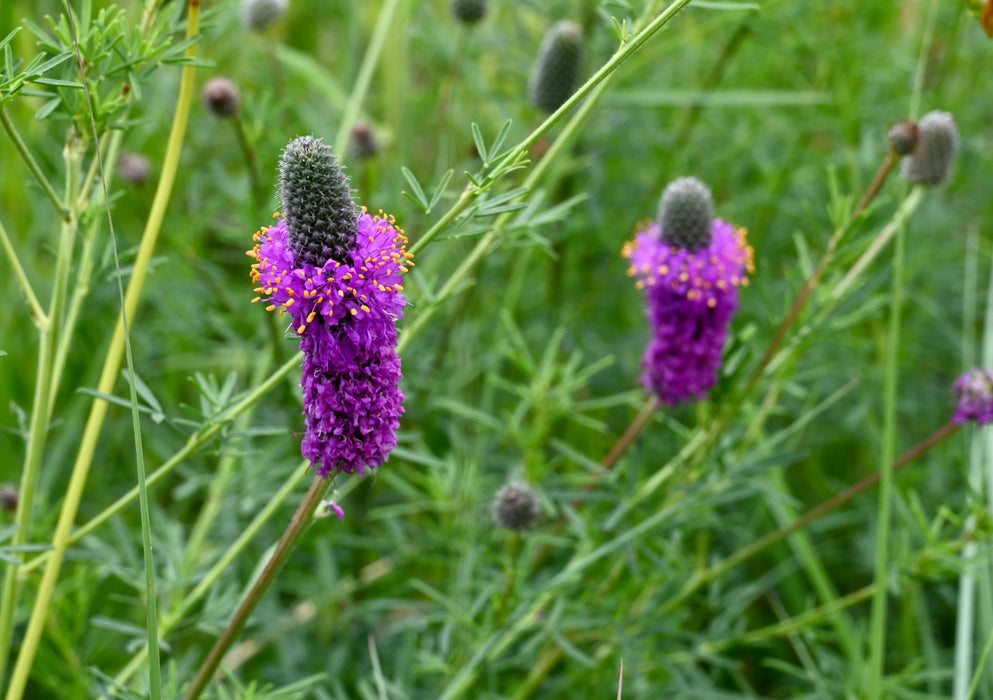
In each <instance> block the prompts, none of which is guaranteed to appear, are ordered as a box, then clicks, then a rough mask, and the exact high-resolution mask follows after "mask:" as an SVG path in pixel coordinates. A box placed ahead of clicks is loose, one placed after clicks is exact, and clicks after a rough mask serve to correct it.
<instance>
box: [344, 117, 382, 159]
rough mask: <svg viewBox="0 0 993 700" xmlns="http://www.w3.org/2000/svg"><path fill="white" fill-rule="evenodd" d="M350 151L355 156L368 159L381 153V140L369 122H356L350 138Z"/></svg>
mask: <svg viewBox="0 0 993 700" xmlns="http://www.w3.org/2000/svg"><path fill="white" fill-rule="evenodd" d="M348 152H349V153H350V154H351V155H352V157H354V158H358V159H359V160H367V159H369V158H372V157H373V156H374V155H376V154H377V153H379V141H377V140H376V135H375V134H373V133H372V127H371V126H369V125H368V124H356V125H355V126H353V127H352V133H351V135H350V136H349V139H348Z"/></svg>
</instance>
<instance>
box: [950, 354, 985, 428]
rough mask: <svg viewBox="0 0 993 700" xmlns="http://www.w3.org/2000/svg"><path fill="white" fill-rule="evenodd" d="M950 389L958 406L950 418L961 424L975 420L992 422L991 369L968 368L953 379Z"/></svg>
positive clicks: (983, 423)
mask: <svg viewBox="0 0 993 700" xmlns="http://www.w3.org/2000/svg"><path fill="white" fill-rule="evenodd" d="M952 391H953V392H954V394H955V399H956V401H958V406H957V407H956V408H955V415H954V416H953V417H952V420H953V421H954V422H955V423H958V424H962V423H966V422H968V421H975V422H976V423H977V424H978V425H986V424H987V423H990V422H993V370H988V369H978V368H977V369H970V370H969V371H968V372H966V373H965V374H963V375H962V376H961V377H959V378H958V379H956V380H955V384H953V385H952Z"/></svg>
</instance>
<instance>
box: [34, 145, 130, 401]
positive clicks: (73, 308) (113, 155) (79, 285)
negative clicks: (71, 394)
mask: <svg viewBox="0 0 993 700" xmlns="http://www.w3.org/2000/svg"><path fill="white" fill-rule="evenodd" d="M123 139H124V133H123V132H122V131H114V132H113V135H112V136H111V139H110V142H109V144H110V145H109V147H108V148H107V159H106V160H107V162H108V167H107V172H106V173H104V176H105V177H106V179H107V182H110V181H111V180H112V179H113V172H114V164H115V163H116V162H117V154H118V152H119V151H120V147H121V142H122V141H123ZM87 183H88V184H87ZM92 185H93V180H92V179H89V178H87V180H86V181H84V183H83V187H84V193H81V195H80V198H79V199H78V201H77V205H76V206H77V211H80V212H82V211H84V210H85V208H86V203H85V201H83V195H84V194H85V192H87V191H88V190H86V188H87V187H90V186H92ZM99 196H100V201H101V202H105V201H106V198H105V196H104V194H103V193H100V195H99ZM100 223H101V220H100V219H99V218H98V217H95V216H94V217H93V219H92V221H90V225H89V227H88V228H87V229H86V231H85V233H84V235H83V248H82V250H81V251H80V253H79V256H78V259H77V261H76V264H75V267H76V268H77V270H78V271H77V273H76V282H75V284H74V285H73V289H72V296H71V297H70V299H69V307H68V310H67V311H66V314H65V320H64V321H63V322H62V328H63V331H62V334H61V337H60V338H59V345H58V347H57V348H56V349H55V362H53V363H52V383H51V385H52V389H51V390H50V391H49V392H48V402H49V407H48V411H49V413H51V412H52V411H53V410H54V408H55V397H56V395H57V393H58V388H59V386H60V385H61V383H62V372H63V371H64V370H65V365H66V361H67V360H68V358H69V351H70V349H71V348H72V338H73V336H74V335H75V332H76V324H77V323H78V322H79V315H80V313H81V312H82V310H83V302H85V301H86V297H87V296H88V295H89V293H90V279H91V278H92V276H93V253H94V250H95V248H96V240H97V232H98V231H99V229H100Z"/></svg>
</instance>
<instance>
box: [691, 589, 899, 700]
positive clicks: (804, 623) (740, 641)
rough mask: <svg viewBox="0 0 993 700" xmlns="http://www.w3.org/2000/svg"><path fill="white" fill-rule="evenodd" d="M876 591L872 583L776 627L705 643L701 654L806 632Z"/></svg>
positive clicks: (772, 626) (715, 652)
mask: <svg viewBox="0 0 993 700" xmlns="http://www.w3.org/2000/svg"><path fill="white" fill-rule="evenodd" d="M875 590H876V584H874V583H871V584H869V585H868V586H865V587H864V588H860V589H859V590H857V591H855V592H853V593H849V594H848V595H846V596H842V597H841V598H838V599H837V600H833V601H831V602H830V603H828V604H827V605H822V606H820V607H818V608H814V609H813V610H808V611H806V612H804V613H801V614H800V615H797V616H795V617H791V618H790V619H788V620H783V621H782V622H777V623H776V624H774V625H769V626H768V627H762V628H761V629H757V630H752V631H751V632H746V633H745V634H742V635H740V636H738V637H733V638H731V639H719V640H716V641H713V642H704V643H703V644H701V645H700V647H699V653H700V654H703V655H705V656H712V655H714V654H719V653H721V652H722V651H724V650H725V649H728V648H729V647H732V646H737V645H749V644H755V643H757V642H761V641H765V640H766V639H770V638H772V637H781V636H783V635H787V634H793V633H795V632H799V631H802V630H805V629H807V628H809V627H810V626H811V625H813V624H814V623H816V622H819V621H820V620H822V619H824V618H827V617H830V616H832V615H834V614H836V613H838V612H840V611H842V610H845V609H847V608H850V607H852V606H853V605H857V604H858V603H861V602H862V601H863V600H866V599H868V598H869V597H871V596H872V595H873V594H874V593H875ZM870 697H881V696H870Z"/></svg>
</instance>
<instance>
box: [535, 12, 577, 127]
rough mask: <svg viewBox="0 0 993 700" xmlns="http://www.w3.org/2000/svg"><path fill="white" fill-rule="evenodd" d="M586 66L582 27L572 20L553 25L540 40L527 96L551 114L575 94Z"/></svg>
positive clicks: (538, 106)
mask: <svg viewBox="0 0 993 700" xmlns="http://www.w3.org/2000/svg"><path fill="white" fill-rule="evenodd" d="M582 67H583V29H582V27H580V26H579V25H578V24H577V23H575V22H572V21H570V20H562V21H560V22H556V23H555V24H553V25H552V28H551V29H549V30H548V32H547V33H546V34H545V38H544V39H543V40H542V42H541V49H540V50H539V52H538V60H537V61H536V62H535V64H534V71H533V72H532V73H531V82H530V83H529V85H528V97H529V99H530V100H531V103H532V104H533V105H534V106H535V107H537V108H538V109H541V110H544V111H545V112H548V113H549V114H551V113H552V112H554V111H555V110H557V109H558V108H559V107H561V106H562V103H564V102H565V101H566V100H568V99H569V98H570V97H572V93H574V92H575V91H576V87H577V86H578V85H579V76H580V72H581V70H582Z"/></svg>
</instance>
